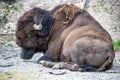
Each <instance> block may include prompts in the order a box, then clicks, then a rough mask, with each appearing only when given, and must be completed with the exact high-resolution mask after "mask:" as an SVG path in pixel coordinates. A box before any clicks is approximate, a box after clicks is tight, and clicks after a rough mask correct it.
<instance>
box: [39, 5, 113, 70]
mask: <svg viewBox="0 0 120 80" xmlns="http://www.w3.org/2000/svg"><path fill="white" fill-rule="evenodd" d="M52 14H53V18H54V26H53V27H52V30H51V36H49V41H48V49H47V51H46V52H45V55H44V57H41V58H40V61H41V60H47V59H48V58H49V60H50V59H51V60H52V61H54V62H50V61H41V62H40V63H41V64H43V65H44V66H46V67H53V68H66V69H70V70H77V71H78V70H79V71H104V70H107V69H110V68H111V67H112V63H113V59H114V56H115V54H114V50H113V45H112V39H111V37H110V35H109V34H108V32H107V31H106V30H104V29H103V27H102V26H101V25H100V24H99V23H98V22H97V21H96V20H95V19H94V18H93V17H92V16H91V15H90V14H89V13H88V12H87V11H86V10H83V9H80V8H78V7H77V6H75V5H72V4H71V5H67V4H65V5H60V6H57V7H56V8H55V9H53V10H52ZM58 61H59V62H58Z"/></svg>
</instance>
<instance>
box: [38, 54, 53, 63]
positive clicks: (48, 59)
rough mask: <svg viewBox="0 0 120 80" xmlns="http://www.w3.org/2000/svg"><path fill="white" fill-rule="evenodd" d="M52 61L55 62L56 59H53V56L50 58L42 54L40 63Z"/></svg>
mask: <svg viewBox="0 0 120 80" xmlns="http://www.w3.org/2000/svg"><path fill="white" fill-rule="evenodd" d="M43 60H44V61H51V62H53V61H54V60H53V59H52V58H50V57H47V56H42V57H40V59H39V60H38V63H40V61H43Z"/></svg>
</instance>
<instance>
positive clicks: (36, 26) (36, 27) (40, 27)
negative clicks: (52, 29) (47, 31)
mask: <svg viewBox="0 0 120 80" xmlns="http://www.w3.org/2000/svg"><path fill="white" fill-rule="evenodd" d="M33 27H34V29H35V30H41V29H42V24H41V23H39V25H37V24H34V25H33Z"/></svg>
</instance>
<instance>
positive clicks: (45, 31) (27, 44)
mask: <svg viewBox="0 0 120 80" xmlns="http://www.w3.org/2000/svg"><path fill="white" fill-rule="evenodd" d="M35 24H36V25H39V27H40V28H41V27H42V25H43V26H44V27H43V28H42V30H41V31H38V30H35V29H34V26H36V25H35ZM52 26H53V18H52V15H51V13H50V12H49V11H45V10H42V9H40V8H34V9H31V10H29V11H27V12H26V13H24V14H23V15H22V16H21V17H20V18H19V20H18V21H17V28H16V43H17V44H18V45H19V46H20V47H21V48H22V52H21V58H23V59H30V58H32V56H33V55H34V53H36V52H41V51H43V52H45V51H46V50H47V43H46V42H47V41H46V39H44V38H43V37H46V36H49V34H50V30H51V28H52ZM39 38H40V39H39ZM41 40H42V41H41ZM42 42H43V43H42ZM41 46H42V47H41Z"/></svg>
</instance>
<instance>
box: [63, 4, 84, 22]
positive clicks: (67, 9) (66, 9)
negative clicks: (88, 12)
mask: <svg viewBox="0 0 120 80" xmlns="http://www.w3.org/2000/svg"><path fill="white" fill-rule="evenodd" d="M61 11H62V12H63V13H65V16H66V19H67V23H68V22H69V21H71V20H72V19H73V18H74V17H75V15H76V14H78V13H79V12H83V9H81V8H79V7H77V6H75V5H73V4H70V5H68V4H66V5H64V6H63V7H62V8H61Z"/></svg>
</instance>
